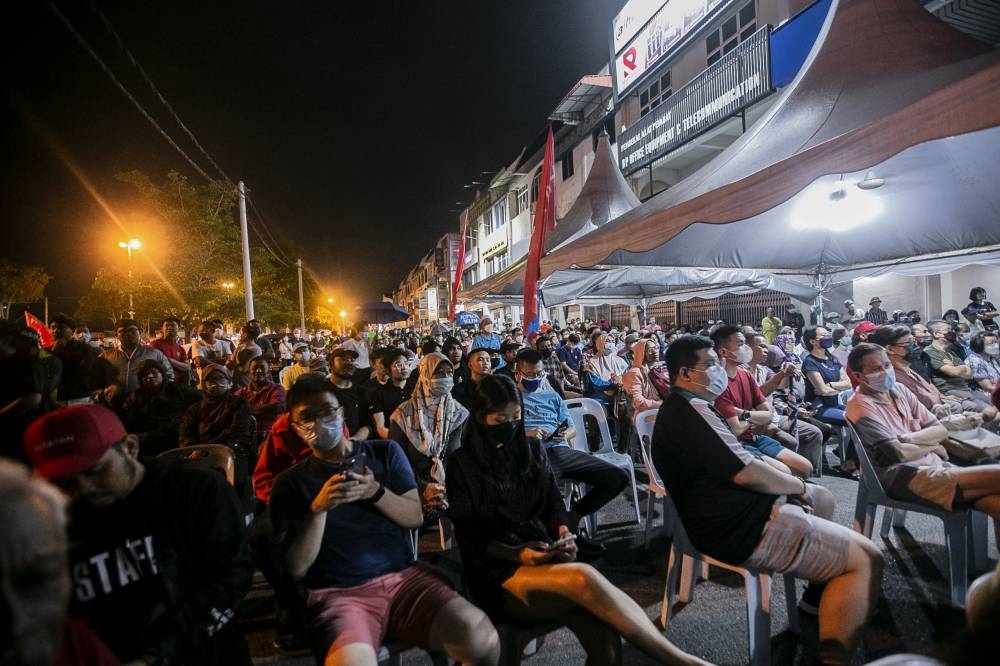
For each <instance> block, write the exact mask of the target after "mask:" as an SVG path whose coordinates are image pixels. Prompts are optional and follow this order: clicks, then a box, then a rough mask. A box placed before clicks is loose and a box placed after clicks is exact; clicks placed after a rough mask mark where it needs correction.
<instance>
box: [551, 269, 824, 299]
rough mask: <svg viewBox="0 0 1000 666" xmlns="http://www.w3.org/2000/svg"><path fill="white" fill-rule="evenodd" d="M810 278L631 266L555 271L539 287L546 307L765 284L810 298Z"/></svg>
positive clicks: (708, 294)
mask: <svg viewBox="0 0 1000 666" xmlns="http://www.w3.org/2000/svg"><path fill="white" fill-rule="evenodd" d="M811 282H812V281H811V279H809V278H806V279H793V278H789V277H784V276H780V275H774V274H770V273H766V272H764V271H756V270H743V269H717V268H666V267H660V266H628V267H620V268H610V269H604V270H602V269H568V270H563V271H556V272H555V273H553V274H552V275H550V276H548V277H547V278H545V279H544V280H543V281H542V284H541V292H542V301H543V302H544V303H545V305H546V307H552V306H555V305H562V304H564V303H573V302H583V303H601V304H624V305H636V304H640V303H641V304H645V305H650V304H653V303H660V302H663V301H687V300H690V299H692V298H716V297H718V296H721V295H723V294H733V293H750V292H754V291H760V290H762V289H772V290H775V291H780V292H783V293H786V294H789V295H790V296H793V297H795V298H797V299H799V300H812V299H813V298H815V297H816V295H817V293H818V292H817V290H816V289H815V288H814V286H813V285H812V284H811Z"/></svg>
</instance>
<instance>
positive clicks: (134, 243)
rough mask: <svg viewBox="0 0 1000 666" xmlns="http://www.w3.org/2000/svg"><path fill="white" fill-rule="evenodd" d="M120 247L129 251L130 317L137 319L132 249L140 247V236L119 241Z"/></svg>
mask: <svg viewBox="0 0 1000 666" xmlns="http://www.w3.org/2000/svg"><path fill="white" fill-rule="evenodd" d="M118 247H120V248H123V249H124V250H125V251H126V252H128V318H129V319H135V306H134V305H133V304H132V290H133V288H134V285H133V283H132V250H138V249H140V248H141V247H142V243H141V242H140V241H139V239H138V238H130V239H129V240H127V241H118Z"/></svg>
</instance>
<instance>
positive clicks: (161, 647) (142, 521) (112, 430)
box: [24, 405, 253, 666]
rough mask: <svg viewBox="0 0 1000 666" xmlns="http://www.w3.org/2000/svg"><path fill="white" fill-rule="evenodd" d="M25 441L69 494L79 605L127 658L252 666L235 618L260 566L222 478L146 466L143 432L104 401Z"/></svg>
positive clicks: (77, 611)
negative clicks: (131, 429)
mask: <svg viewBox="0 0 1000 666" xmlns="http://www.w3.org/2000/svg"><path fill="white" fill-rule="evenodd" d="M24 447H25V453H26V454H27V456H28V458H29V459H30V460H31V463H32V465H33V466H34V468H35V470H36V472H37V473H38V474H39V475H40V476H42V477H44V478H47V479H49V480H51V481H52V482H53V483H54V484H55V485H56V486H57V487H59V488H60V490H62V492H63V493H64V494H65V495H66V496H67V497H68V499H69V510H70V513H71V516H72V520H71V521H70V526H69V535H68V536H69V543H70V552H69V563H70V572H71V575H72V579H73V581H72V585H73V594H72V600H71V606H70V613H71V614H72V615H74V616H75V617H78V618H80V619H82V620H83V621H85V622H86V623H87V624H88V625H89V626H90V627H91V628H92V629H93V630H94V631H96V632H97V634H98V635H99V636H100V637H101V639H103V640H104V641H105V642H106V643H107V644H108V646H109V647H110V648H111V649H112V650H113V651H114V652H115V654H116V656H117V657H118V658H119V659H120V660H121V661H122V663H128V664H130V665H136V666H138V665H141V664H149V665H152V664H188V665H192V666H203V665H209V664H219V663H223V662H224V663H227V664H233V663H245V664H249V663H250V660H249V655H248V653H247V648H246V643H245V642H244V641H243V638H242V636H240V635H239V634H237V633H236V632H234V631H231V630H230V628H229V626H228V625H229V623H230V621H231V620H232V618H233V615H234V613H235V608H236V606H237V604H238V603H239V602H240V600H242V598H243V596H244V595H245V594H246V592H247V590H248V589H249V586H250V579H251V576H252V574H253V565H252V563H251V561H250V557H249V553H248V550H247V544H246V535H245V532H244V526H243V517H242V515H241V512H240V510H239V509H238V507H237V502H236V497H235V495H234V493H233V490H232V488H231V487H229V485H228V484H227V483H226V482H225V480H224V479H223V477H222V476H221V475H219V474H217V473H216V472H214V471H209V470H200V469H191V468H188V467H171V466H162V465H158V464H156V463H152V464H148V465H144V464H143V463H141V462H139V459H138V453H139V443H138V440H137V438H136V437H135V436H134V435H129V434H127V433H126V432H125V428H124V426H122V424H121V421H119V420H118V417H117V416H116V415H115V414H114V412H112V411H110V410H108V409H106V408H104V407H102V406H100V405H77V406H73V407H67V408H65V409H61V410H58V411H55V412H52V413H50V414H47V415H45V416H44V417H42V418H41V419H38V420H37V421H35V422H34V423H33V424H31V426H30V427H29V428H28V430H27V432H26V433H25V436H24ZM223 657H224V659H223Z"/></svg>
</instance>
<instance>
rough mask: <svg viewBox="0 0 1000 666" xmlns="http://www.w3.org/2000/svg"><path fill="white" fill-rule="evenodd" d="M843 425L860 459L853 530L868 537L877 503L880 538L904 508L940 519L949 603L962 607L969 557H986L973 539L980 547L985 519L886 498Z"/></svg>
mask: <svg viewBox="0 0 1000 666" xmlns="http://www.w3.org/2000/svg"><path fill="white" fill-rule="evenodd" d="M847 428H848V431H849V433H850V437H852V438H853V439H854V444H855V449H856V450H857V452H858V459H859V460H860V461H861V480H860V481H859V482H858V497H857V500H856V503H855V507H854V530H855V531H856V532H861V533H862V534H864V535H865V536H866V537H868V538H869V539H870V538H871V535H872V529H873V527H874V525H875V514H876V512H877V511H878V508H879V507H880V506H881V507H884V510H883V513H882V527H881V529H880V530H879V534H881V536H882V538H883V539H885V538H886V537H887V536H888V535H889V527H890V525H891V526H892V527H903V526H904V525H905V524H906V512H907V511H916V512H917V513H923V514H927V515H929V516H935V517H937V518H940V519H941V522H943V523H944V535H945V547H946V548H947V550H948V578H949V583H950V586H951V605H952V606H953V607H955V608H964V607H965V593H966V591H967V589H968V586H969V579H968V575H969V564H970V560H972V561H971V564H972V565H973V567H974V568H975V567H976V564H977V562H976V561H975V560H980V559H982V560H985V559H986V553H985V552H981V553H980V552H978V551H977V548H976V544H977V542H978V543H979V544H983V546H985V544H986V521H985V520H982V519H975V518H974V517H973V514H975V513H977V512H975V511H971V510H969V509H958V510H956V511H946V510H944V509H941V508H938V507H935V506H931V505H930V504H916V503H914V502H906V501H903V500H898V499H894V498H892V497H889V496H888V495H887V494H886V492H885V489H884V488H883V487H882V482H881V481H879V478H878V475H876V473H875V467H874V465H872V462H871V460H870V459H869V458H868V451H867V450H866V449H865V447H864V445H863V444H862V443H861V438H860V437H859V436H858V433H857V431H856V430H855V429H854V426H852V425H850V424H849V425H848V426H847ZM983 518H985V515H984V516H983ZM977 533H978V534H977ZM970 541H971V542H972V544H973V546H972V548H969V547H968V546H969V543H970ZM979 550H981V548H980V549H979Z"/></svg>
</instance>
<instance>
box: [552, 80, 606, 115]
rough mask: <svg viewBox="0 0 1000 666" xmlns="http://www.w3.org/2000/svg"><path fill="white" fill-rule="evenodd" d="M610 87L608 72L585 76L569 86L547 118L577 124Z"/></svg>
mask: <svg viewBox="0 0 1000 666" xmlns="http://www.w3.org/2000/svg"><path fill="white" fill-rule="evenodd" d="M610 89H611V75H610V74H594V75H592V76H585V77H583V78H582V79H580V80H579V81H577V82H576V84H575V85H574V86H573V87H572V88H570V91H569V92H568V93H566V96H565V97H563V98H562V101H560V102H559V104H557V105H556V108H555V109H554V110H553V111H552V113H551V115H549V120H561V121H562V122H564V123H566V124H567V125H579V124H580V123H582V122H583V119H584V118H586V117H587V115H588V114H589V113H590V112H591V111H592V110H593V107H594V106H595V105H596V104H598V103H599V102H600V101H601V97H602V96H603V95H604V94H605V93H607V92H608V91H609V90H610Z"/></svg>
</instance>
